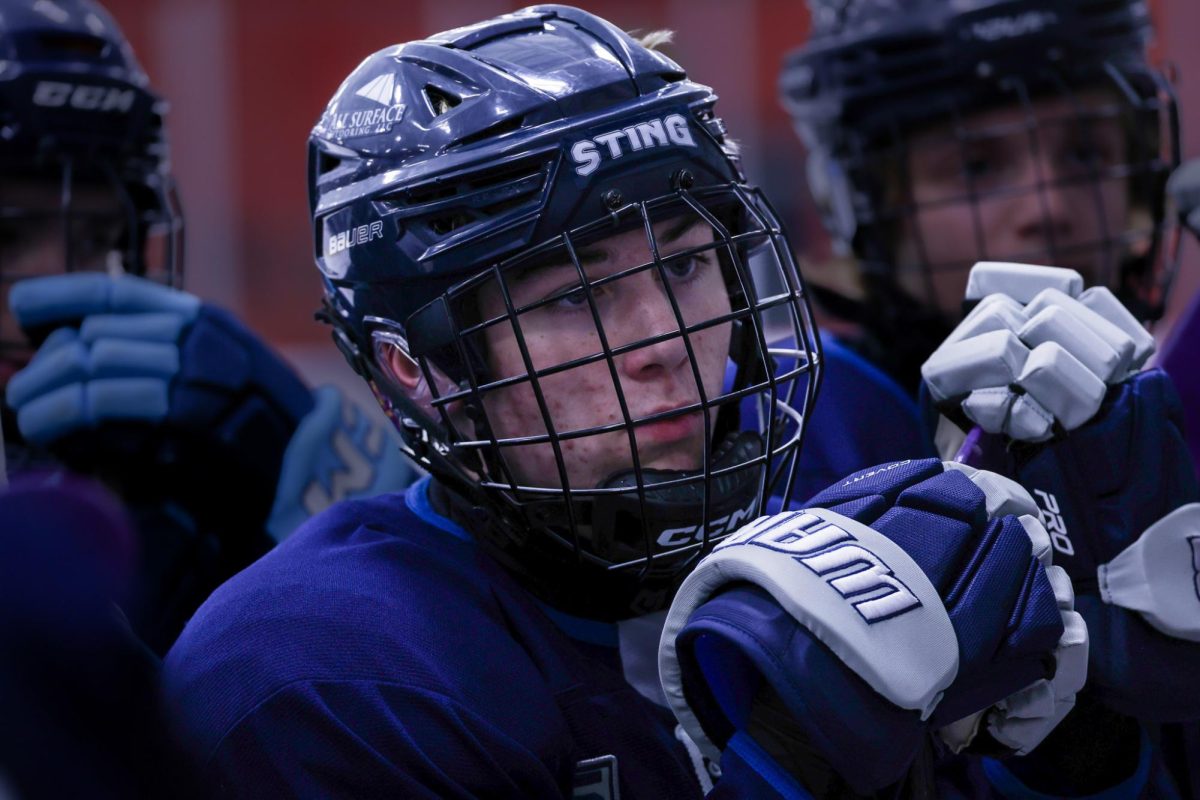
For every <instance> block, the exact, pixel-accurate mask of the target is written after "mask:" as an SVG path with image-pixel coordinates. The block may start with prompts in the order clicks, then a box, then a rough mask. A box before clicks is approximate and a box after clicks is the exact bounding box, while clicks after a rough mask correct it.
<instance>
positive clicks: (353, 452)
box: [0, 0, 411, 654]
mask: <svg viewBox="0 0 1200 800" xmlns="http://www.w3.org/2000/svg"><path fill="white" fill-rule="evenodd" d="M0 51H2V52H3V53H4V55H3V63H2V65H0V388H3V389H4V391H5V403H4V405H3V408H2V411H0V415H2V419H3V425H4V441H5V455H6V460H7V465H8V469H9V470H10V471H12V472H14V473H18V472H23V471H31V470H47V469H49V470H56V469H60V468H62V467H64V466H65V467H67V468H70V469H74V470H76V471H80V472H84V473H88V474H92V475H95V476H98V477H100V478H102V479H103V480H104V481H105V482H107V483H108V484H109V485H110V486H111V487H112V488H114V489H115V490H116V491H117V492H118V493H120V494H121V496H122V497H123V499H124V500H125V502H126V503H127V504H128V505H129V507H130V510H131V511H132V513H133V516H134V517H135V520H136V523H137V527H138V529H139V534H140V535H139V541H138V545H137V553H136V560H137V562H138V565H139V568H138V577H137V580H136V582H135V583H136V587H135V590H134V592H133V595H132V596H131V597H129V598H127V600H128V602H127V603H126V604H125V609H126V612H127V613H128V615H129V617H130V620H131V622H132V623H133V626H134V628H135V629H136V631H137V632H138V634H139V635H140V636H141V637H142V638H143V639H144V641H145V642H146V643H147V644H148V645H149V646H150V647H152V648H153V649H154V650H155V651H157V652H158V653H160V654H161V653H165V652H166V649H167V648H168V647H169V646H170V644H171V642H172V641H174V638H175V636H176V635H177V633H178V632H179V630H180V629H181V628H182V626H183V623H184V622H185V621H186V619H187V618H188V616H190V614H191V612H192V611H193V610H194V609H195V608H196V606H197V605H199V603H200V602H201V601H202V600H203V599H204V598H205V597H206V596H207V595H208V593H209V592H210V591H211V590H212V589H213V588H214V587H215V586H217V585H218V584H219V583H220V582H221V581H222V580H224V579H225V578H226V577H228V576H229V575H231V574H233V573H234V572H236V571H237V570H238V569H240V568H242V567H243V566H245V565H246V564H248V563H249V562H250V561H252V560H253V559H254V558H256V557H258V556H259V555H261V554H262V553H263V552H265V551H266V550H267V549H269V548H270V547H271V546H272V545H273V544H274V543H275V541H276V540H277V539H278V538H282V537H283V536H285V535H286V534H287V533H288V532H290V530H291V529H292V528H294V527H295V526H296V525H297V524H299V522H300V521H301V520H302V519H304V518H305V517H307V516H308V515H309V514H311V513H313V512H315V511H316V510H319V509H320V508H323V507H324V506H325V505H328V503H329V502H331V498H332V499H336V498H337V494H338V492H339V487H340V491H342V492H343V493H353V492H365V493H370V492H371V491H378V490H380V489H381V488H383V487H388V488H395V487H398V486H402V485H403V484H404V482H405V481H406V480H407V479H408V477H409V476H410V475H411V473H410V471H409V468H408V467H407V465H406V464H404V463H403V461H402V460H401V459H400V457H399V455H398V454H397V453H395V452H394V448H393V447H391V446H390V445H389V437H388V436H387V435H386V434H385V432H384V431H383V430H382V429H381V428H380V427H379V426H378V425H376V424H374V423H372V422H371V420H370V419H369V418H368V417H367V416H365V415H364V414H363V413H362V412H361V411H359V410H357V409H355V408H354V407H353V406H352V405H350V404H349V403H348V402H346V401H344V400H343V399H342V398H341V396H340V394H339V393H338V392H337V391H336V390H334V389H333V388H331V387H323V388H320V389H317V390H315V391H312V390H310V389H308V387H306V386H305V385H304V383H303V382H302V381H301V380H300V378H299V377H298V376H297V375H296V374H295V373H294V372H293V371H292V370H291V368H290V367H288V366H287V365H286V364H284V363H283V361H281V360H280V358H279V357H278V356H277V355H276V354H274V353H273V352H272V351H271V350H270V349H269V348H268V347H267V346H266V345H265V344H264V343H263V342H262V341H261V340H259V339H258V338H257V337H256V336H255V335H254V334H252V333H251V332H250V331H248V330H247V329H246V328H245V327H244V326H242V324H241V323H240V322H238V321H237V320H236V319H234V318H233V317H232V316H231V315H229V314H228V313H227V312H225V311H223V310H221V309H218V308H215V307H213V306H210V305H208V304H205V303H202V302H201V301H200V300H199V299H198V298H196V297H194V296H192V295H189V294H186V293H184V292H182V291H179V290H178V287H179V286H180V285H181V284H182V280H183V263H182V253H183V220H182V216H181V215H180V210H179V203H178V200H177V195H176V190H175V184H174V181H173V179H172V176H171V172H170V163H169V158H168V148H167V141H166V135H165V127H164V125H165V118H164V114H165V103H164V102H163V100H162V99H161V98H159V97H158V96H157V95H156V94H155V93H154V92H153V91H152V90H151V88H150V86H149V81H148V79H147V77H146V74H145V73H144V72H143V70H142V68H141V67H140V65H139V64H138V62H137V60H136V59H135V57H134V54H133V52H132V50H131V49H130V47H129V44H128V43H127V42H126V40H125V38H124V36H123V35H122V34H121V31H120V30H119V28H118V27H117V25H116V23H115V22H114V20H113V19H112V18H111V17H110V16H109V15H108V13H107V12H106V11H105V10H104V9H103V8H102V7H100V6H99V5H97V4H96V3H93V2H90V0H61V1H60V2H55V3H47V2H32V0H18V1H16V2H10V3H6V4H5V6H4V9H3V13H2V14H0ZM199 268H200V269H203V268H204V265H199ZM172 287H174V288H172ZM35 351H36V355H35ZM285 453H286V454H287V457H286V458H285ZM28 535H36V533H35V532H29V534H28Z"/></svg>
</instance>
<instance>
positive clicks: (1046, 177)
mask: <svg viewBox="0 0 1200 800" xmlns="http://www.w3.org/2000/svg"><path fill="white" fill-rule="evenodd" d="M1025 172H1026V174H1025V175H1023V176H1022V181H1023V185H1025V186H1029V187H1032V196H1031V195H1030V194H1029V193H1024V192H1022V193H1020V194H1018V195H1017V197H1016V204H1017V206H1016V207H1017V216H1016V222H1015V225H1014V233H1015V234H1016V237H1017V240H1018V242H1019V244H1020V245H1021V247H1022V250H1023V251H1026V252H1027V251H1037V250H1041V251H1044V252H1046V253H1047V254H1048V255H1049V256H1050V259H1051V262H1052V263H1054V262H1056V261H1057V260H1059V259H1060V253H1061V251H1062V248H1063V247H1065V246H1066V245H1068V244H1069V243H1070V241H1071V239H1072V237H1073V236H1074V235H1075V224H1074V221H1073V220H1074V215H1075V214H1080V213H1092V209H1090V208H1089V209H1082V208H1077V207H1076V208H1072V207H1071V206H1072V200H1073V199H1074V200H1076V201H1077V200H1078V199H1079V195H1080V193H1079V191H1078V185H1077V184H1074V185H1073V184H1070V183H1068V182H1067V181H1068V180H1069V178H1070V177H1071V176H1068V175H1067V173H1066V172H1065V171H1064V169H1063V168H1062V167H1061V166H1060V165H1059V164H1058V163H1057V162H1056V160H1055V159H1053V158H1048V157H1047V156H1046V155H1045V154H1040V155H1038V157H1037V158H1030V159H1029V162H1028V165H1027V168H1026V171H1025ZM1074 177H1075V178H1076V179H1078V176H1077V175H1076V176H1074Z"/></svg>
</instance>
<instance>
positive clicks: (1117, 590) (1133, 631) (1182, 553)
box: [1003, 369, 1200, 722]
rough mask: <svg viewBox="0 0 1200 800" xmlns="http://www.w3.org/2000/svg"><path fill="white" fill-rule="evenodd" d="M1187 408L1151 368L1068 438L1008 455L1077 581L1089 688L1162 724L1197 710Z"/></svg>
mask: <svg viewBox="0 0 1200 800" xmlns="http://www.w3.org/2000/svg"><path fill="white" fill-rule="evenodd" d="M1182 417H1183V410H1182V408H1181V407H1180V404H1179V399H1178V396H1177V395H1176V393H1175V390H1174V387H1173V386H1172V385H1171V381H1170V379H1169V378H1168V377H1167V376H1166V374H1165V373H1163V372H1161V371H1160V370H1156V369H1152V370H1147V371H1145V372H1142V373H1139V374H1138V375H1136V376H1134V377H1133V378H1131V379H1129V380H1127V381H1125V382H1124V383H1122V384H1121V385H1120V386H1118V387H1115V388H1114V389H1112V390H1110V392H1109V393H1108V395H1107V396H1106V397H1105V400H1104V403H1103V404H1102V406H1101V408H1100V411H1099V412H1098V413H1097V415H1096V416H1095V418H1094V419H1092V420H1091V421H1090V422H1088V423H1087V424H1086V425H1084V426H1083V427H1081V428H1079V429H1077V430H1075V431H1073V432H1072V433H1071V434H1070V435H1068V436H1066V437H1064V438H1062V439H1057V440H1055V441H1053V442H1051V443H1049V444H1047V445H1043V446H1040V447H1030V446H1024V447H1022V446H1013V447H1009V448H1007V449H1006V450H1005V451H1004V453H1003V457H1004V458H1005V459H1006V460H1007V466H1005V468H1004V471H1005V473H1006V474H1008V475H1011V476H1012V477H1013V478H1014V479H1016V480H1017V481H1018V482H1020V483H1021V484H1022V485H1023V486H1025V487H1026V488H1027V489H1028V490H1029V491H1030V492H1031V493H1032V494H1033V496H1034V497H1035V498H1036V499H1037V501H1038V503H1039V505H1040V506H1041V513H1042V518H1043V521H1044V523H1045V527H1046V529H1047V531H1048V532H1049V534H1050V539H1051V542H1052V543H1053V545H1054V548H1055V555H1054V559H1055V563H1058V564H1060V565H1062V566H1063V568H1064V569H1066V570H1067V572H1068V573H1069V574H1070V575H1071V576H1072V579H1073V580H1074V582H1075V586H1076V591H1077V593H1078V598H1077V607H1078V609H1079V611H1080V613H1082V614H1083V616H1084V618H1085V619H1086V620H1087V623H1088V628H1089V630H1090V632H1091V637H1092V655H1091V665H1090V668H1089V669H1090V676H1089V679H1088V688H1089V691H1093V692H1095V693H1097V694H1098V695H1099V697H1100V698H1101V699H1102V700H1103V701H1104V702H1105V703H1106V704H1107V705H1108V706H1109V707H1111V708H1113V709H1114V710H1116V711H1119V712H1121V713H1123V714H1126V715H1129V716H1133V717H1137V718H1139V719H1143V720H1156V721H1164V722H1166V721H1186V720H1196V719H1200V694H1197V692H1196V691H1195V681H1194V677H1193V676H1194V675H1195V671H1196V670H1197V669H1200V502H1198V501H1200V486H1198V484H1197V479H1196V472H1195V469H1194V465H1193V463H1192V461H1191V457H1190V454H1189V452H1188V447H1187V443H1186V441H1185V439H1184V437H1183V433H1182Z"/></svg>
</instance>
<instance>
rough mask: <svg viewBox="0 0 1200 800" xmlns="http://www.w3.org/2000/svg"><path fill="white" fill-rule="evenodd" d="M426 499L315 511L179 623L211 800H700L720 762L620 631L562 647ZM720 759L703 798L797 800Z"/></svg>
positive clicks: (399, 498) (184, 716)
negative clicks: (651, 696) (710, 757)
mask: <svg viewBox="0 0 1200 800" xmlns="http://www.w3.org/2000/svg"><path fill="white" fill-rule="evenodd" d="M427 490H428V481H423V482H421V483H418V484H417V485H415V486H414V488H412V489H410V490H409V492H408V493H407V494H405V495H402V494H392V495H384V496H381V497H379V498H374V499H371V500H364V501H355V502H349V503H344V504H341V505H338V506H335V507H334V508H332V509H330V510H329V511H328V512H326V513H324V514H321V515H319V516H318V517H315V518H314V519H312V520H310V521H309V522H308V523H307V524H305V525H304V526H303V527H302V528H301V529H300V530H299V531H297V532H296V533H295V534H294V535H293V536H292V537H290V538H289V539H287V540H286V541H284V542H283V543H282V544H281V545H279V546H278V547H277V548H276V549H275V550H273V551H272V552H271V553H269V554H268V555H267V556H266V557H264V558H263V559H261V560H260V561H258V562H257V563H255V564H254V565H252V566H251V567H250V568H248V569H247V570H245V571H244V572H242V573H241V574H239V575H237V576H236V577H235V578H234V579H232V580H231V581H230V582H228V583H227V584H225V585H224V586H223V587H221V588H220V589H219V590H218V591H217V592H216V593H215V594H214V595H213V596H212V597H211V598H210V599H209V600H208V602H206V603H205V604H204V605H203V606H202V607H201V609H200V610H199V611H198V612H197V614H196V616H195V617H194V618H193V619H192V620H191V622H190V623H189V624H188V626H187V627H186V629H185V630H184V633H183V635H182V636H181V637H180V639H179V641H178V642H177V643H176V645H175V646H174V648H173V649H172V650H171V652H170V654H169V655H168V657H167V660H166V664H165V678H166V686H167V692H168V696H169V699H170V701H171V703H172V704H173V707H174V713H175V715H176V717H177V718H178V719H179V720H180V721H181V723H182V728H183V733H184V734H185V736H186V737H187V739H188V741H189V742H190V743H191V745H192V746H193V747H194V749H195V750H196V752H197V754H198V755H199V756H200V757H201V758H203V759H204V761H205V765H206V769H207V770H208V771H209V772H210V773H211V774H214V775H215V776H216V780H217V782H218V784H219V786H218V789H219V790H220V792H221V793H222V794H225V795H228V796H239V797H284V796H302V797H331V798H332V797H375V796H378V797H406V798H411V797H437V798H454V797H461V798H465V797H539V798H541V797H581V798H582V797H587V798H595V800H601V799H602V798H616V797H618V796H619V797H622V798H625V799H626V800H629V799H630V798H699V797H702V796H703V795H704V794H705V792H706V791H707V790H708V789H709V788H710V787H711V786H712V783H713V780H714V778H715V777H716V776H717V775H719V774H720V769H719V768H717V767H716V766H715V765H708V764H706V763H705V762H704V761H703V759H702V758H701V757H700V754H699V752H698V750H697V749H696V747H695V745H694V744H692V743H691V742H690V740H687V739H686V737H685V736H683V735H682V729H681V728H679V727H678V726H677V724H676V723H675V720H674V718H673V717H672V715H671V713H670V711H668V710H667V709H666V708H664V707H662V706H660V705H657V704H656V703H654V702H651V701H650V700H648V699H647V698H646V697H644V696H643V695H642V694H639V692H638V691H637V690H636V689H634V688H633V686H631V685H630V683H629V682H627V680H626V679H625V676H624V674H623V671H622V667H621V663H620V656H619V654H618V650H617V648H616V647H615V645H616V643H617V642H616V635H615V630H616V629H615V626H610V625H601V624H597V623H591V624H590V625H589V624H588V623H586V622H585V621H581V620H577V621H576V622H577V623H578V624H576V625H575V626H574V627H575V628H576V629H577V635H581V636H584V637H586V638H590V639H592V641H591V642H586V641H580V640H579V639H578V638H572V637H571V636H568V635H567V634H566V633H565V632H564V631H563V630H562V628H561V627H560V626H559V624H556V623H555V622H553V621H551V619H550V617H549V616H548V615H547V614H546V613H545V612H544V611H543V609H542V608H541V606H540V605H539V604H538V603H537V602H536V601H535V600H534V599H533V598H532V597H531V596H530V595H529V594H528V593H527V592H525V591H524V590H523V589H522V588H520V586H519V585H517V584H516V583H515V582H514V580H513V579H512V578H511V577H510V576H509V575H508V574H507V573H505V572H503V571H502V570H501V569H500V568H499V566H498V565H496V564H495V563H494V562H492V561H491V559H490V558H488V557H487V556H486V555H484V554H483V553H482V552H481V551H480V549H479V548H478V547H477V546H476V545H475V543H474V542H473V540H472V539H471V538H470V537H469V536H468V534H467V533H466V532H465V531H463V530H462V529H461V528H459V527H458V526H457V525H455V524H454V523H453V522H451V521H449V520H447V519H445V518H444V517H441V516H438V515H437V514H436V513H434V511H433V510H432V509H431V507H430V506H429V503H428V499H427V497H428V496H427ZM725 760H726V762H727V763H726V773H727V777H726V778H725V779H723V780H721V781H719V782H718V786H719V788H718V789H717V790H716V791H714V792H712V793H711V794H710V796H712V797H723V796H725V797H732V796H743V797H769V796H774V795H775V794H776V793H777V791H782V792H783V793H784V794H790V795H791V796H794V797H802V796H804V795H803V794H802V793H801V792H800V791H799V789H798V787H796V786H795V785H794V784H791V785H788V779H787V777H786V776H782V777H780V776H770V775H769V773H770V765H769V764H768V765H767V766H766V767H765V768H764V771H765V772H766V773H768V775H767V776H766V777H764V775H763V774H760V773H759V772H756V771H755V770H754V769H753V768H750V767H748V763H750V762H753V760H754V758H753V754H750V755H749V756H748V757H742V756H740V755H737V754H735V755H734V756H733V757H732V758H730V757H729V755H728V754H727V757H726V759H725ZM772 779H774V780H776V788H771V786H770V784H769V780H772Z"/></svg>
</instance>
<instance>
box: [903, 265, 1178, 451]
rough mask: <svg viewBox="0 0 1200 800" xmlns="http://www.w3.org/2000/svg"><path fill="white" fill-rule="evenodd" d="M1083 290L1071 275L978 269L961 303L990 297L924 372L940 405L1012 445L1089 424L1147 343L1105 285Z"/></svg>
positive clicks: (1149, 347) (1026, 268) (1148, 348)
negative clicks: (1107, 391)
mask: <svg viewBox="0 0 1200 800" xmlns="http://www.w3.org/2000/svg"><path fill="white" fill-rule="evenodd" d="M1081 288H1082V280H1081V279H1080V278H1079V275H1078V273H1075V272H1074V271H1071V270H1058V269H1055V268H1052V267H1035V266H1030V265H1022V264H999V263H992V262H981V263H980V264H977V265H976V266H975V267H974V268H973V269H972V273H971V278H970V279H969V285H968V293H967V297H968V300H971V299H973V298H978V297H980V295H978V294H975V293H978V292H989V294H988V295H986V296H982V300H981V302H979V304H978V305H977V306H976V307H975V308H974V309H973V310H972V311H971V312H970V313H969V314H968V315H967V317H966V318H965V319H964V320H963V322H962V323H961V324H959V326H958V327H957V328H955V330H954V332H953V333H951V334H950V336H949V337H948V338H947V339H946V341H945V342H944V343H943V344H942V346H941V347H939V348H938V349H937V350H936V351H935V352H934V353H933V355H931V356H930V357H929V359H928V360H927V361H926V362H925V364H924V365H923V366H922V368H921V373H922V377H923V378H924V380H925V382H926V384H927V385H928V387H929V393H930V395H931V397H932V399H933V400H934V402H935V403H936V404H937V406H938V407H939V409H941V410H942V411H943V413H946V414H948V415H950V416H951V417H952V418H955V419H957V420H960V421H961V420H962V418H964V417H965V418H966V419H967V420H970V421H971V422H974V423H975V424H977V425H979V426H980V427H982V428H983V429H984V430H986V431H988V432H990V433H1002V434H1004V435H1006V436H1010V437H1012V438H1013V439H1017V440H1019V441H1031V442H1040V441H1046V440H1047V439H1050V438H1051V437H1052V436H1053V435H1054V432H1055V430H1056V427H1057V428H1059V429H1063V430H1073V429H1075V428H1077V427H1079V426H1080V425H1082V424H1084V423H1085V422H1087V420H1088V419H1090V418H1091V417H1092V416H1093V415H1094V414H1095V413H1096V411H1097V410H1098V409H1099V407H1100V403H1101V402H1102V401H1103V398H1104V394H1105V386H1106V384H1109V385H1111V384H1114V383H1118V382H1120V381H1121V380H1123V379H1124V378H1125V377H1127V376H1128V375H1129V374H1130V372H1131V371H1134V370H1137V369H1139V368H1140V367H1141V365H1142V364H1143V363H1144V362H1145V360H1146V359H1147V358H1148V357H1149V356H1150V354H1151V353H1153V351H1154V340H1153V338H1152V337H1151V336H1150V334H1149V333H1147V332H1146V331H1145V330H1144V329H1143V328H1142V327H1141V326H1140V325H1139V324H1138V323H1137V320H1135V319H1134V318H1133V316H1132V315H1131V314H1130V313H1129V312H1128V311H1127V310H1126V309H1125V308H1124V307H1123V306H1122V305H1121V304H1120V302H1119V301H1117V299H1116V298H1115V297H1114V296H1113V295H1112V293H1111V292H1110V291H1109V290H1108V289H1106V288H1104V287H1093V288H1091V289H1088V290H1087V291H1082V292H1081Z"/></svg>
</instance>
